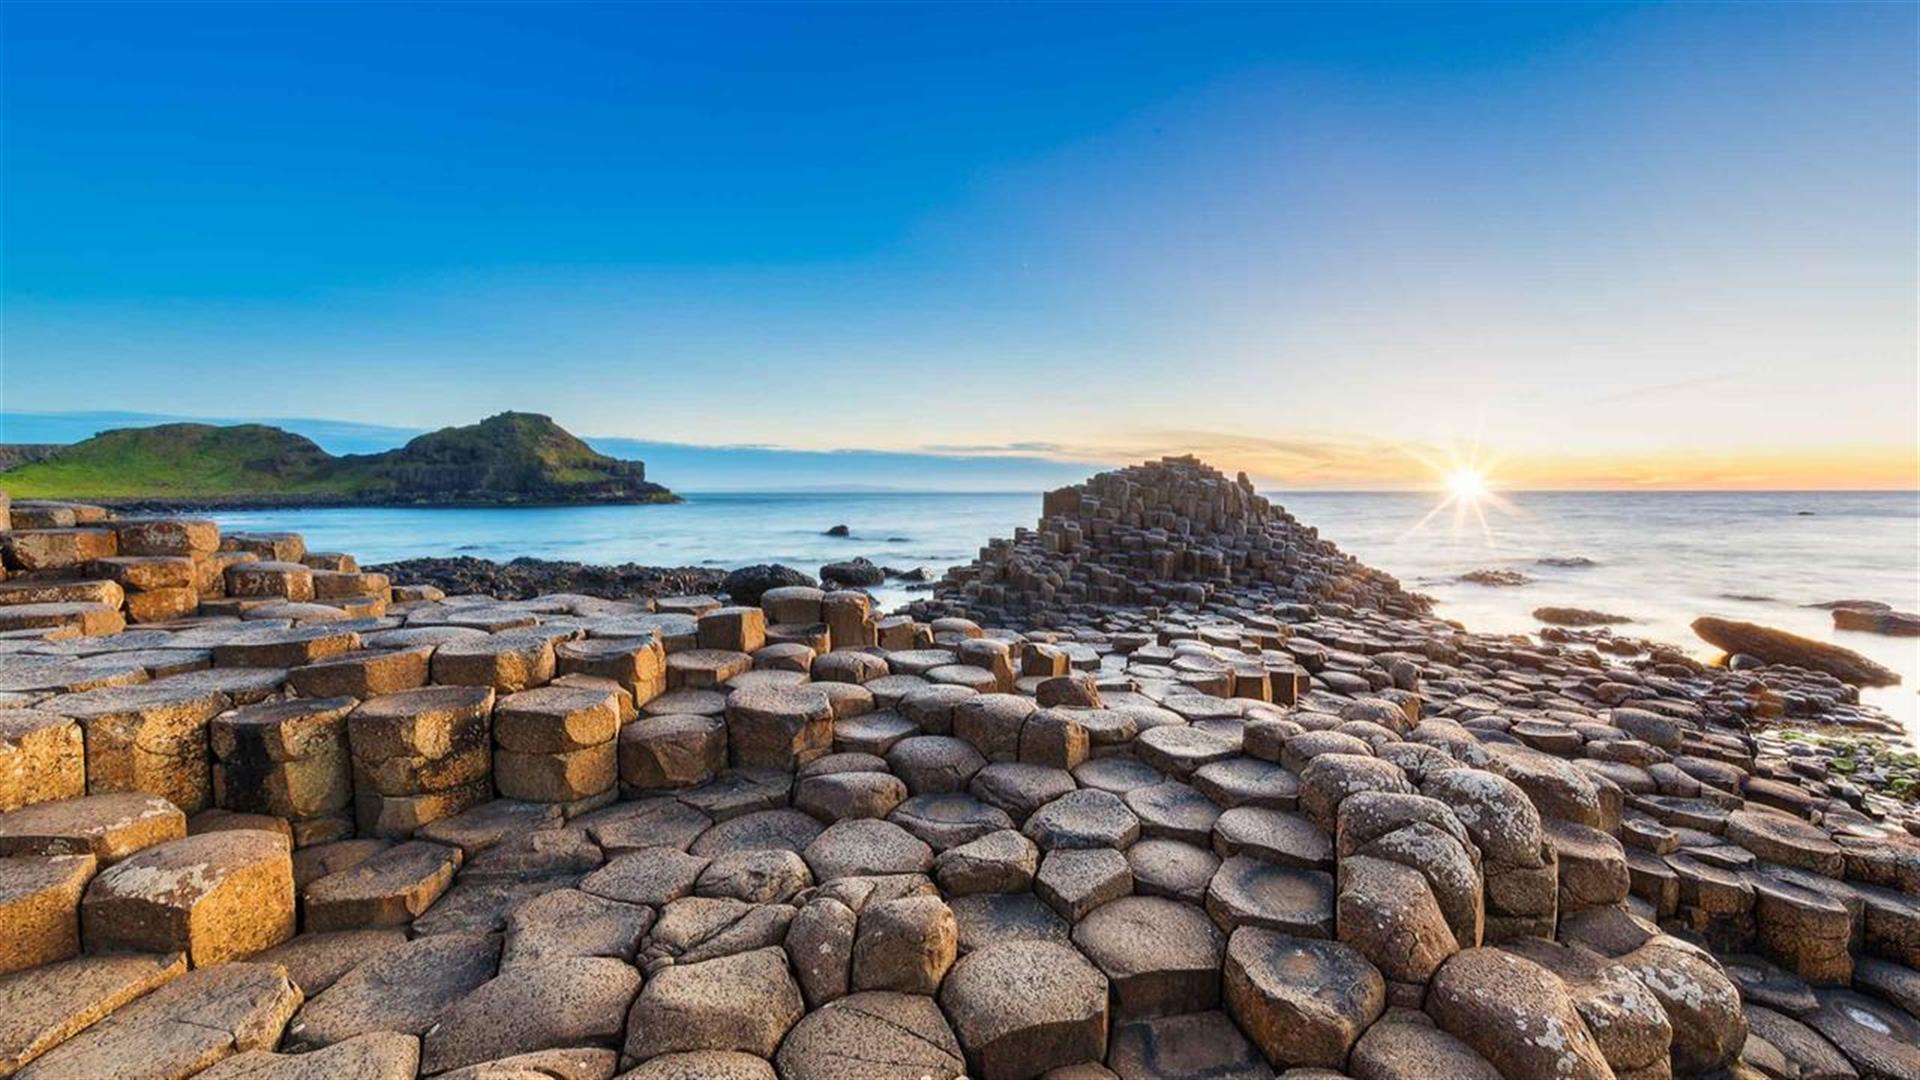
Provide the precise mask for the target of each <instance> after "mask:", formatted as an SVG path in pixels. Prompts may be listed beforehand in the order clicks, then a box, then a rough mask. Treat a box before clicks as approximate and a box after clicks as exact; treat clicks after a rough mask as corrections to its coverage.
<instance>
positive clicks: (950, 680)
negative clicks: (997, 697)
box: [875, 658, 1002, 694]
mask: <svg viewBox="0 0 1920 1080" xmlns="http://www.w3.org/2000/svg"><path fill="white" fill-rule="evenodd" d="M889 659H891V658H889ZM923 678H925V679H926V680H927V681H928V682H929V683H932V684H934V685H936V686H939V685H945V686H963V687H966V688H967V689H969V690H972V691H974V692H975V693H980V694H991V693H995V692H996V691H999V690H1001V689H1002V686H1001V682H1000V676H999V675H997V674H995V673H994V672H992V671H989V670H988V669H986V668H983V667H975V666H973V665H972V664H942V665H941V666H939V667H937V668H934V669H932V670H931V671H928V672H927V673H926V674H925V675H924V676H923ZM875 681H876V682H877V681H878V680H875Z"/></svg>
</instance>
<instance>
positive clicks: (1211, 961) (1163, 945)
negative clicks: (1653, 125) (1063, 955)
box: [1073, 896, 1226, 1021]
mask: <svg viewBox="0 0 1920 1080" xmlns="http://www.w3.org/2000/svg"><path fill="white" fill-rule="evenodd" d="M1073 943H1074V945H1075V946H1077V947H1078V948H1079V949H1080V951H1081V952H1083V953H1085V954H1086V956H1087V959H1089V960H1091V961H1093V963H1094V966H1096V967H1098V968H1099V969H1100V971H1101V972H1102V973H1103V974H1105V975H1106V977H1107V982H1108V985H1109V986H1111V987H1112V989H1113V1018H1114V1020H1116V1021H1127V1020H1139V1019H1146V1018H1151V1017H1156V1016H1174V1015H1178V1014H1181V1013H1194V1012H1203V1011H1206V1010H1208V1009H1213V1008H1217V1007H1218V1006H1219V1004H1220V960H1221V954H1222V953H1223V952H1224V951H1225V947H1226V938H1225V936H1224V935H1222V934H1221V933H1220V931H1219V930H1218V929H1217V928H1215V927H1214V925H1213V923H1212V922H1210V921H1208V919H1207V916H1206V913H1205V912H1203V911H1201V910H1200V908H1198V907H1196V906H1195V905H1193V904H1184V903H1181V902H1179V901H1177V900H1168V899H1165V898H1163V897H1157V896H1125V897H1121V898H1120V899H1118V900H1115V901H1113V902H1112V903H1109V904H1104V905H1102V906H1101V907H1099V908H1096V909H1094V910H1093V911H1092V912H1091V913H1089V914H1088V915H1087V917H1086V918H1084V919H1082V920H1080V922H1079V924H1078V925H1076V926H1075V927H1074V928H1073Z"/></svg>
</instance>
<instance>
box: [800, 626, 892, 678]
mask: <svg viewBox="0 0 1920 1080" xmlns="http://www.w3.org/2000/svg"><path fill="white" fill-rule="evenodd" d="M829 625H831V624H829ZM833 644H834V647H835V651H833V652H830V653H827V654H826V655H825V656H822V657H820V658H819V659H817V660H815V661H814V662H813V670H812V673H813V677H814V679H815V681H818V682H838V683H854V684H855V685H860V684H864V683H869V682H872V681H873V680H875V679H879V678H884V677H886V675H887V674H888V671H889V669H888V666H887V662H886V661H885V660H883V659H881V658H880V657H878V656H874V655H873V654H872V653H864V652H858V651H855V650H854V649H852V648H842V647H841V644H842V643H841V642H840V641H839V640H838V639H835V640H834V642H833Z"/></svg>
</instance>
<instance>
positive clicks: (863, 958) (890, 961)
mask: <svg viewBox="0 0 1920 1080" xmlns="http://www.w3.org/2000/svg"><path fill="white" fill-rule="evenodd" d="M958 938H959V928H958V925H957V924H956V923H955V922H954V918H953V912H952V911H951V910H950V909H949V908H948V907H947V905H946V902H945V901H944V900H942V899H940V897H938V896H924V895H923V896H903V897H899V898H898V899H893V900H885V901H881V902H879V903H873V902H869V903H868V904H867V905H866V906H865V907H863V908H862V909H861V910H860V916H859V922H858V926H857V929H856V933H855V937H854V942H853V967H852V972H853V982H852V986H853V989H855V990H891V991H897V992H899V993H903V994H932V993H933V992H934V991H936V990H938V989H939V987H940V980H941V979H942V978H944V977H945V976H946V973H947V969H948V968H950V967H952V966H953V961H954V957H955V955H956V954H957V951H958Z"/></svg>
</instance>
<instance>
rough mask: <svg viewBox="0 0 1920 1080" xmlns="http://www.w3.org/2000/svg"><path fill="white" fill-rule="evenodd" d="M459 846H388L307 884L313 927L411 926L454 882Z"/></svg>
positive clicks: (309, 918) (425, 843)
mask: <svg viewBox="0 0 1920 1080" xmlns="http://www.w3.org/2000/svg"><path fill="white" fill-rule="evenodd" d="M463 861H464V860H463V858H462V856H461V853H460V849H459V848H456V847H449V846H447V845H445V844H435V843H432V842H430V841H426V840H412V841H408V842H407V843H404V844H398V845H396V846H394V847H391V848H388V849H386V850H385V851H382V852H380V853H378V854H376V855H374V856H372V857H371V858H369V859H367V860H366V861H364V862H361V863H359V864H358V865H356V866H354V867H352V868H350V869H347V870H342V871H340V872H338V873H334V874H328V875H327V876H326V877H323V878H321V879H319V880H318V881H315V882H313V883H312V884H310V885H308V886H307V888H306V892H305V895H304V897H303V901H304V904H303V909H304V911H305V912H306V927H307V929H308V930H310V931H320V930H352V929H362V928H367V927H381V926H402V927H403V926H406V925H407V924H408V923H410V922H412V921H413V920H414V919H415V918H417V917H419V916H420V915H421V914H422V913H424V912H425V911H426V910H427V908H428V907H430V906H432V904H433V902H434V901H435V900H438V899H439V898H440V896H441V894H442V893H444V892H446V891H447V888H448V886H450V885H451V884H452V883H453V875H454V873H455V872H456V871H458V870H459V869H460V864H461V863H462V862H463Z"/></svg>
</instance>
